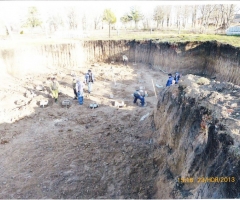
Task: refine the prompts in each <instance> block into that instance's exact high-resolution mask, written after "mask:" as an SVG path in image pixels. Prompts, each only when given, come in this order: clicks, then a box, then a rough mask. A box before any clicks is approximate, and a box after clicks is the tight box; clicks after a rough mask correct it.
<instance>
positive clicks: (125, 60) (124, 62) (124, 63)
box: [122, 55, 128, 66]
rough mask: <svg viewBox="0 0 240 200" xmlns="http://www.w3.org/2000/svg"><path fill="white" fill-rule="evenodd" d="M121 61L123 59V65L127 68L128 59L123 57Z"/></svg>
mask: <svg viewBox="0 0 240 200" xmlns="http://www.w3.org/2000/svg"><path fill="white" fill-rule="evenodd" d="M122 59H123V65H125V66H127V64H128V57H127V56H126V55H123V56H122Z"/></svg>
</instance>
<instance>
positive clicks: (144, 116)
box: [139, 113, 149, 121]
mask: <svg viewBox="0 0 240 200" xmlns="http://www.w3.org/2000/svg"><path fill="white" fill-rule="evenodd" d="M148 116H149V113H147V114H146V115H143V116H142V117H141V119H140V120H139V121H143V120H144V119H145V118H147V117H148Z"/></svg>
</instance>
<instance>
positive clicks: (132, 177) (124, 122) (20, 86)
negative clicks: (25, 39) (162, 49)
mask: <svg viewBox="0 0 240 200" xmlns="http://www.w3.org/2000/svg"><path fill="white" fill-rule="evenodd" d="M97 64H98V65H99V66H97V65H96V66H91V65H90V64H89V65H86V66H85V67H81V68H79V69H77V70H71V69H70V68H64V69H59V70H52V71H49V73H48V74H41V75H36V74H27V75H25V76H24V77H11V76H8V75H6V76H5V77H6V78H5V79H4V80H1V82H2V84H1V85H0V89H1V93H0V99H1V102H0V104H1V105H0V123H1V124H0V136H1V138H0V139H1V141H0V142H1V144H0V170H1V175H0V198H24V199H25V198H31V199H33V198H151V197H152V195H153V194H154V192H155V188H154V178H155V175H156V173H157V169H155V168H154V166H153V163H152V158H151V152H152V140H151V133H152V129H153V127H151V123H149V122H150V119H151V117H152V111H153V109H154V107H155V105H156V103H157V98H156V96H155V93H154V89H153V84H152V81H153V82H154V85H155V84H156V83H157V84H158V85H164V84H165V82H166V80H167V75H166V74H162V73H161V72H159V71H153V70H151V69H149V68H148V67H147V66H144V65H141V64H137V65H133V64H132V63H130V64H129V65H128V66H123V65H121V64H116V63H114V64H106V63H97ZM111 67H112V68H111ZM89 68H90V69H92V71H93V73H94V74H95V76H96V81H95V83H94V85H93V92H92V93H91V94H90V95H88V94H87V92H85V96H84V104H83V105H79V104H78V102H77V101H76V100H75V101H72V105H71V106H70V107H64V106H62V105H61V102H62V101H63V100H66V99H71V100H72V99H73V90H72V87H71V81H72V76H71V72H74V73H75V74H76V75H77V76H78V77H80V79H83V77H84V73H86V72H87V70H88V69H89ZM55 73H57V75H56V77H57V79H58V81H59V83H60V86H61V89H60V90H61V94H60V96H59V102H58V103H54V102H53V100H52V98H51V96H50V92H49V90H48V87H47V82H46V81H47V78H48V77H50V76H52V75H53V74H55ZM115 81H116V82H115ZM115 83H116V84H115ZM38 85H42V86H44V88H45V89H44V90H43V91H37V90H36V86H38ZM139 86H144V87H145V88H146V90H147V91H148V94H149V96H148V97H146V102H147V107H144V108H143V107H139V106H137V105H135V104H133V97H132V93H133V92H134V90H135V88H136V87H139ZM85 89H87V87H86V88H85ZM160 90H161V88H157V87H156V92H157V93H159V91H160ZM30 91H33V92H34V94H35V96H31V95H30V93H29V92H30ZM110 96H112V97H113V98H110ZM42 99H48V100H49V105H48V106H46V107H44V108H42V107H40V105H39V102H40V100H42ZM122 100H123V101H124V102H125V104H126V106H124V107H122V108H118V107H116V106H114V104H113V103H112V102H113V101H122ZM93 102H96V103H98V104H99V107H98V108H97V109H90V108H89V104H91V103H93ZM147 113H149V116H148V117H147V118H146V119H144V120H143V121H140V119H141V117H142V116H144V115H146V114H147Z"/></svg>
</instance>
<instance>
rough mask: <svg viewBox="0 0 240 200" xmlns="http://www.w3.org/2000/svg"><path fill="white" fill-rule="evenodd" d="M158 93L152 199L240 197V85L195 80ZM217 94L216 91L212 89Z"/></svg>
mask: <svg viewBox="0 0 240 200" xmlns="http://www.w3.org/2000/svg"><path fill="white" fill-rule="evenodd" d="M198 78H199V77H196V76H193V75H190V76H189V75H188V76H187V77H185V78H184V80H183V82H182V83H180V86H179V87H178V86H171V87H170V88H166V89H165V90H163V91H162V93H161V94H160V96H159V100H158V105H157V108H156V110H155V112H154V124H155V129H156V131H155V138H154V143H155V145H156V146H155V153H154V156H153V163H154V165H156V166H158V168H159V173H158V175H157V177H158V178H157V179H158V180H157V182H156V187H157V188H158V189H157V191H158V192H157V193H156V195H155V198H160V199H161V198H191V199H198V198H239V184H240V182H239V178H240V177H239V167H240V159H239V119H240V117H239V113H238V112H239V105H240V104H239V103H240V102H239V94H238V93H239V89H240V88H239V86H236V85H233V84H220V83H216V82H214V81H213V82H211V83H210V84H208V85H206V86H200V85H198V84H196V81H197V79H198ZM220 87H221V89H218V92H216V88H220Z"/></svg>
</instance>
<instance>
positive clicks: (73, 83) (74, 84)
mask: <svg viewBox="0 0 240 200" xmlns="http://www.w3.org/2000/svg"><path fill="white" fill-rule="evenodd" d="M76 83H77V80H76V77H73V81H72V88H73V93H74V95H75V97H74V98H73V99H74V100H76V99H78V94H77V91H76Z"/></svg>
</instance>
